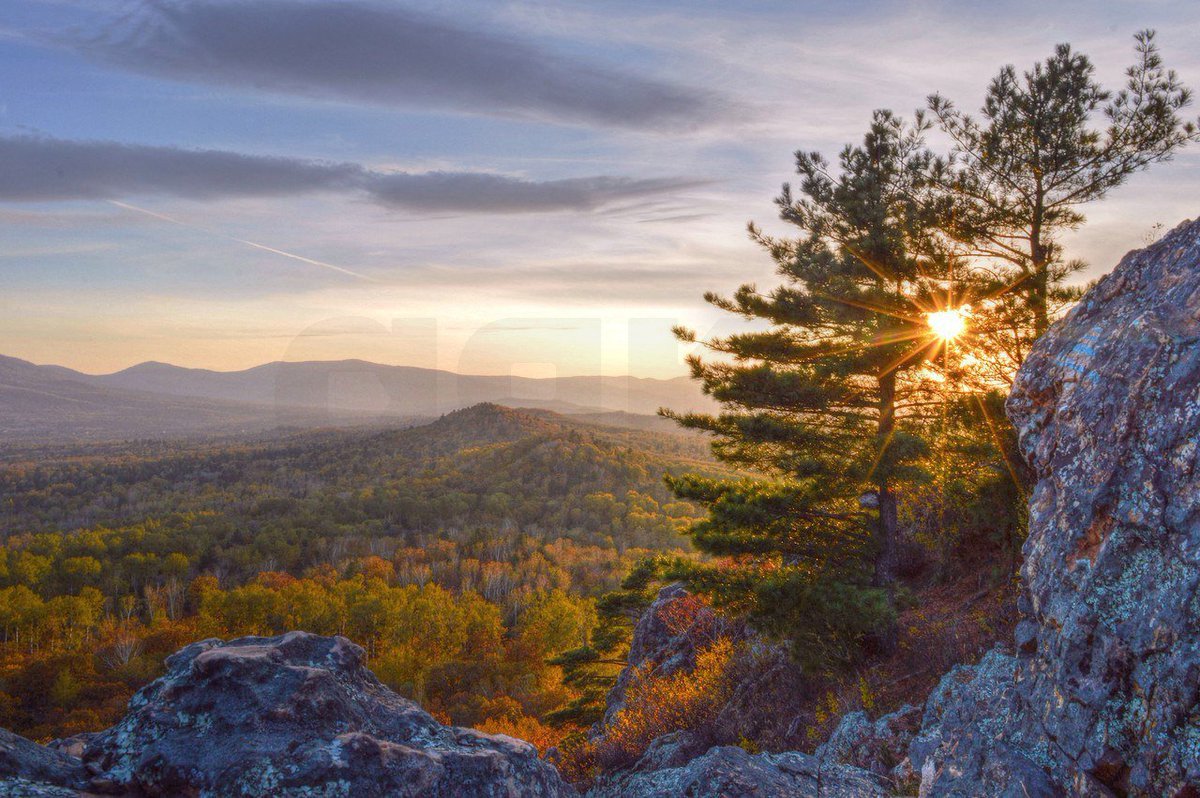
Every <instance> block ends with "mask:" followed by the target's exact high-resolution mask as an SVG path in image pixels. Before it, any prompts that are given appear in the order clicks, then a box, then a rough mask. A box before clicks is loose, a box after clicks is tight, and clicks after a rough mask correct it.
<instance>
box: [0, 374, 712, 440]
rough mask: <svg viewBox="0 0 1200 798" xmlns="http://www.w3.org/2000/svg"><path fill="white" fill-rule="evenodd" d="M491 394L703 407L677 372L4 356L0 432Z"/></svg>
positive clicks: (173, 431) (311, 419)
mask: <svg viewBox="0 0 1200 798" xmlns="http://www.w3.org/2000/svg"><path fill="white" fill-rule="evenodd" d="M481 402H491V403H496V404H501V405H505V406H508V407H523V408H536V409H540V410H546V411H553V412H556V413H563V414H571V415H580V416H586V417H587V420H589V421H594V422H596V423H601V424H605V425H608V426H616V427H624V428H630V429H647V430H654V431H671V430H672V429H673V425H670V424H669V423H666V422H663V421H661V420H660V419H657V418H655V417H654V415H653V414H654V413H655V412H656V411H657V410H658V408H660V407H671V408H673V409H676V410H708V409H712V407H713V405H712V402H711V401H710V400H709V399H708V398H707V397H705V396H703V395H702V394H701V393H700V391H699V390H698V389H697V387H696V385H695V383H694V382H692V381H691V380H690V379H687V378H684V377H677V378H674V379H666V380H659V379H648V378H637V377H564V378H561V379H552V378H547V379H534V378H527V377H500V376H486V375H466V374H455V373H453V372H449V371H439V370H435V369H421V368H413V367H407V366H387V365H382V364H379V363H369V362H366V361H363V360H336V361H308V362H297V363H292V362H275V363H266V364H264V365H261V366H256V367H254V368H250V369H245V370H242V371H211V370H208V369H192V368H182V367H180V366H173V365H170V364H168V363H157V362H148V363H142V364H140V365H137V366H133V367H131V368H128V369H125V370H123V371H118V372H116V373H114V374H102V375H91V374H84V373H82V372H79V371H74V370H72V369H68V368H64V367H62V366H49V365H47V366H37V365H34V364H32V363H28V362H26V361H24V360H18V359H16V358H11V357H3V356H0V433H4V434H5V435H6V437H7V439H8V440H62V439H84V440H104V439H121V438H167V437H180V436H191V435H234V434H246V433H249V432H261V431H266V430H270V429H273V428H276V427H307V428H311V427H320V426H343V425H347V424H363V423H370V422H379V421H382V422H386V423H387V424H389V425H393V426H394V425H395V424H396V422H397V420H405V421H411V420H417V419H430V418H435V417H437V416H440V415H443V414H445V413H448V412H451V411H454V410H459V409H462V408H464V407H470V406H473V405H476V404H479V403H481Z"/></svg>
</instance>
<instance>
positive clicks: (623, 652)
mask: <svg viewBox="0 0 1200 798" xmlns="http://www.w3.org/2000/svg"><path fill="white" fill-rule="evenodd" d="M664 563H665V560H664V559H663V558H662V556H657V557H647V558H644V559H642V560H639V561H638V563H637V564H636V565H635V566H634V567H633V569H632V570H631V571H630V572H629V574H628V575H627V576H626V577H625V579H624V580H622V582H621V588H620V589H619V590H613V591H610V592H608V593H605V594H604V595H603V596H601V597H600V598H599V600H597V602H596V612H597V615H598V623H597V625H596V628H595V630H594V631H593V632H592V634H591V636H590V638H589V639H588V640H585V641H584V642H583V645H581V646H579V647H578V648H573V649H571V650H569V651H564V652H563V653H562V654H559V655H558V656H557V657H554V658H553V659H551V660H550V661H549V664H550V665H557V666H558V667H560V668H562V674H563V676H562V680H563V684H565V685H567V686H568V687H570V688H572V689H573V690H575V691H576V693H577V695H576V697H575V698H574V699H572V700H571V701H569V702H567V704H566V705H565V706H563V707H562V708H560V709H557V710H555V711H554V712H551V713H550V714H549V715H547V716H546V720H547V722H548V723H550V724H551V725H554V726H577V727H578V726H583V727H586V726H590V725H592V724H593V723H596V722H597V721H599V720H600V719H601V718H603V717H604V710H605V706H606V704H605V701H606V699H607V696H608V691H609V690H611V689H612V687H613V685H615V684H616V683H617V677H618V676H619V675H620V673H621V669H622V668H623V667H624V666H625V662H626V657H627V656H628V652H629V642H630V639H631V638H632V637H633V628H634V625H635V624H636V623H637V620H638V618H639V617H640V616H641V614H642V612H643V611H645V609H646V608H647V607H648V606H650V602H652V601H653V600H654V595H655V593H656V591H657V588H658V587H659V586H660V581H659V579H658V576H659V575H660V574H661V573H662V572H663V571H664V570H665V568H664Z"/></svg>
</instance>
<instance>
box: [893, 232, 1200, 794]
mask: <svg viewBox="0 0 1200 798" xmlns="http://www.w3.org/2000/svg"><path fill="white" fill-rule="evenodd" d="M1008 411H1009V415H1010V416H1011V418H1012V420H1013V423H1014V424H1015V425H1016V428H1017V431H1018V433H1019V435H1020V443H1021V449H1022V452H1023V453H1024V454H1025V456H1026V458H1027V459H1028V460H1029V463H1030V465H1031V466H1032V468H1033V469H1034V471H1035V473H1036V475H1037V484H1036V486H1035V488H1034V490H1033V494H1032V496H1031V499H1030V533H1029V539H1028V541H1027V542H1026V544H1025V549H1024V555H1025V561H1024V565H1023V568H1022V576H1023V579H1024V581H1025V587H1026V599H1024V600H1023V601H1022V606H1023V608H1024V609H1025V610H1026V612H1027V614H1028V617H1027V618H1026V622H1025V623H1023V624H1022V625H1021V626H1020V628H1019V629H1018V636H1017V640H1016V643H1017V650H1018V653H1019V655H1020V656H1019V657H1018V658H1014V657H1012V656H1009V655H1007V654H1003V653H1001V652H995V653H994V654H993V655H989V657H988V658H985V660H984V662H983V663H981V664H980V665H979V666H978V667H977V668H976V669H974V670H973V671H959V672H958V673H957V674H955V673H954V672H952V673H951V674H950V675H949V676H947V679H946V680H943V685H945V687H944V689H942V688H939V694H937V695H935V696H934V697H931V699H930V705H929V706H928V707H927V713H926V715H927V717H926V719H925V726H926V728H923V730H922V732H921V734H920V735H918V737H917V739H916V740H915V741H914V742H913V744H912V745H911V746H910V750H909V757H908V766H909V767H910V768H911V769H913V770H914V771H915V772H917V773H920V774H921V795H922V796H930V797H931V798H932V797H936V796H958V795H963V796H966V795H1014V796H1016V795H1032V796H1036V795H1064V794H1071V795H1079V796H1113V795H1144V796H1195V795H1198V794H1200V705H1198V696H1200V628H1198V627H1197V620H1196V619H1197V618H1198V617H1200V222H1192V223H1186V224H1184V225H1181V226H1180V227H1178V228H1176V229H1175V230H1174V231H1172V232H1171V233H1170V234H1169V235H1167V236H1166V237H1165V238H1163V239H1162V240H1161V241H1159V242H1158V243H1157V244H1155V245H1153V246H1151V247H1149V248H1147V249H1144V250H1141V251H1137V252H1133V253H1130V254H1129V255H1127V256H1126V257H1125V258H1124V259H1123V260H1122V262H1121V263H1120V265H1118V267H1117V268H1116V270H1115V271H1113V273H1112V274H1110V275H1108V276H1107V277H1105V278H1104V279H1103V280H1101V281H1100V282H1099V283H1098V284H1097V285H1096V286H1095V287H1094V288H1093V289H1092V290H1090V291H1089V292H1088V294H1087V295H1086V296H1085V297H1084V298H1083V300H1082V301H1081V302H1080V303H1079V304H1078V305H1077V306H1076V307H1075V308H1074V309H1073V310H1072V311H1071V312H1070V313H1069V314H1068V315H1067V317H1066V318H1064V319H1063V320H1062V321H1060V322H1059V323H1057V324H1056V325H1054V326H1053V327H1052V328H1051V329H1050V331H1049V332H1048V333H1047V334H1046V335H1045V336H1043V337H1042V338H1041V340H1039V341H1038V342H1037V344H1036V345H1035V346H1034V348H1033V351H1032V352H1031V353H1030V355H1029V357H1028V359H1027V360H1026V361H1025V364H1024V365H1023V366H1022V368H1021V370H1020V373H1019V374H1018V376H1017V379H1016V382H1015V384H1014V387H1013V391H1012V395H1011V397H1010V398H1009V401H1008ZM947 680H950V681H951V682H952V683H951V684H948V685H947V684H946V681H947ZM930 712H932V713H933V714H934V715H938V717H935V718H930V717H929V715H930Z"/></svg>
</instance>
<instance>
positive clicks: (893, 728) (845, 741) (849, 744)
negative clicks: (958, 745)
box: [816, 706, 922, 776]
mask: <svg viewBox="0 0 1200 798" xmlns="http://www.w3.org/2000/svg"><path fill="white" fill-rule="evenodd" d="M921 719H922V712H921V710H920V709H919V708H918V707H914V706H904V707H901V708H900V709H899V710H897V711H895V712H893V713H891V714H888V715H884V716H883V717H881V718H879V719H878V720H876V721H875V722H874V723H872V722H871V721H870V720H868V719H867V714H866V713H865V712H850V713H847V714H846V715H845V716H843V717H842V720H841V722H840V723H838V727H837V728H836V729H834V731H833V734H832V735H830V737H829V740H828V741H826V742H825V743H824V744H822V745H821V746H820V747H819V748H818V749H817V751H816V757H817V759H820V760H821V761H822V762H829V763H834V764H843V765H853V766H854V767H857V768H861V769H862V770H867V771H870V772H871V773H874V774H876V775H878V776H891V774H892V771H893V770H894V769H895V768H896V766H897V765H898V764H899V763H900V762H901V761H902V760H903V759H904V758H905V757H906V756H907V755H908V747H909V743H911V742H912V740H913V738H914V737H915V736H916V734H917V732H918V731H920V729H921Z"/></svg>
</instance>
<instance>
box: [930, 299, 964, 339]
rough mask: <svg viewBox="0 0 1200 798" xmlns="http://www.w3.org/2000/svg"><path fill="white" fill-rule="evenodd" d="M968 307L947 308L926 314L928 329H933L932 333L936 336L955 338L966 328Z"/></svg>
mask: <svg viewBox="0 0 1200 798" xmlns="http://www.w3.org/2000/svg"><path fill="white" fill-rule="evenodd" d="M969 312H970V311H969V309H968V308H966V307H965V306H964V307H961V308H947V309H946V310H939V311H936V312H934V313H928V314H926V316H925V318H926V321H928V323H929V329H931V330H933V334H934V335H936V336H937V337H938V338H941V339H943V340H946V341H949V340H950V339H952V338H957V337H958V336H960V335H962V333H963V330H965V329H966V328H967V314H968V313H969Z"/></svg>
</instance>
